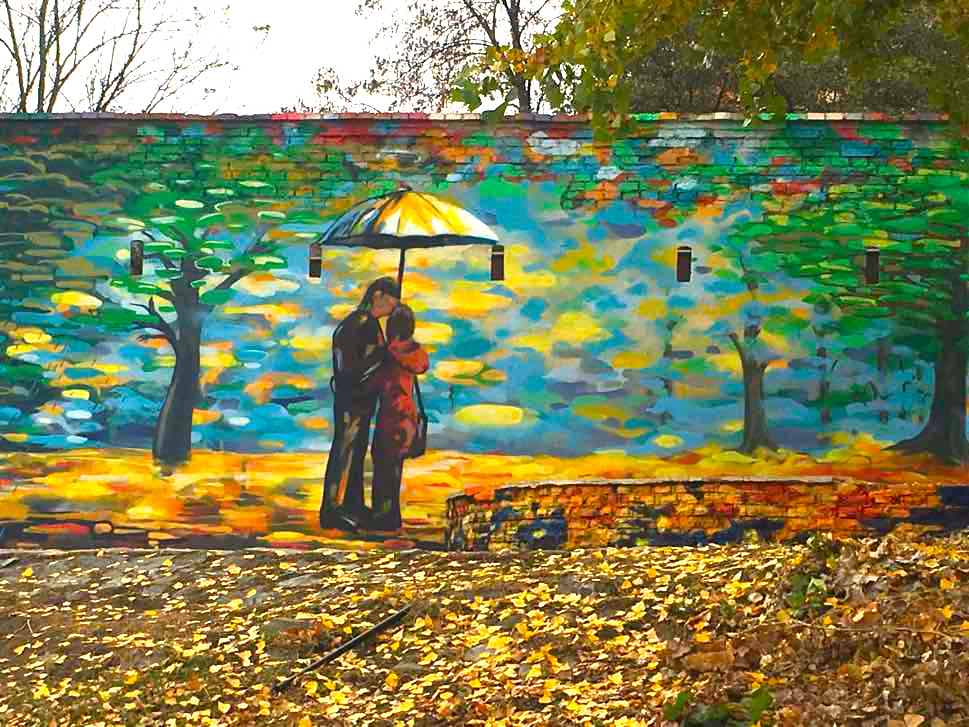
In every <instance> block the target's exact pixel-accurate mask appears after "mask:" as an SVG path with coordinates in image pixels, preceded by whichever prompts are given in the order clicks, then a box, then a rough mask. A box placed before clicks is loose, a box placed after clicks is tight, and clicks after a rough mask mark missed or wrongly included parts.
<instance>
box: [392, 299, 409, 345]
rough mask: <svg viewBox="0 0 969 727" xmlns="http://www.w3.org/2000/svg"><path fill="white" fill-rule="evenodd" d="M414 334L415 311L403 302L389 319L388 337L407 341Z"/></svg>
mask: <svg viewBox="0 0 969 727" xmlns="http://www.w3.org/2000/svg"><path fill="white" fill-rule="evenodd" d="M413 335H414V311H412V310H411V309H410V306H409V305H404V304H403V303H402V304H400V305H399V306H397V308H395V309H394V312H393V313H391V314H390V318H388V319H387V337H388V338H398V339H400V340H401V341H406V340H407V339H409V338H410V337H411V336H413Z"/></svg>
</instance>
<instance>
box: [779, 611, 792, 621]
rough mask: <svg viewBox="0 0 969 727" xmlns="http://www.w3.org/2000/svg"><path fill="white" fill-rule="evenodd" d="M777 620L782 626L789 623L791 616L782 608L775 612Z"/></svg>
mask: <svg viewBox="0 0 969 727" xmlns="http://www.w3.org/2000/svg"><path fill="white" fill-rule="evenodd" d="M777 620H778V621H780V622H781V623H782V624H786V623H789V622H790V620H791V614H789V613H788V612H787V611H786V610H785V609H783V608H782V609H780V610H779V611H778V612H777Z"/></svg>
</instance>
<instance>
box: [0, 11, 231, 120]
mask: <svg viewBox="0 0 969 727" xmlns="http://www.w3.org/2000/svg"><path fill="white" fill-rule="evenodd" d="M0 2H2V7H0V13H2V14H0V17H3V18H4V19H5V20H6V25H7V28H6V30H3V29H0V111H3V110H14V111H20V112H27V111H36V112H48V113H50V112H53V111H55V110H57V109H58V108H65V107H67V108H71V109H72V110H73V107H74V105H75V104H74V101H73V100H72V98H73V99H81V98H84V97H86V99H87V102H86V105H84V106H83V107H82V109H81V110H86V111H107V110H117V109H119V108H121V107H123V105H124V104H132V103H136V104H137V106H135V107H134V108H133V109H131V110H156V109H157V108H158V107H159V105H161V104H163V103H170V102H171V101H172V100H174V99H175V98H176V97H177V96H178V95H179V94H180V93H181V92H183V91H184V90H186V89H188V88H190V87H192V86H195V85H197V84H198V83H199V82H200V81H201V80H202V79H204V78H205V77H206V76H208V75H209V74H211V73H213V72H215V71H217V70H219V69H222V68H225V67H227V65H228V64H227V63H226V62H225V61H224V60H223V59H222V58H221V57H220V55H219V54H218V52H215V51H212V50H209V49H206V50H204V51H203V52H199V48H198V47H197V45H196V44H195V43H194V39H195V38H196V37H198V36H199V35H200V34H201V33H200V30H201V29H202V28H203V26H204V24H205V23H206V22H207V15H206V14H205V13H203V12H202V11H201V10H199V9H198V8H197V7H193V8H192V9H191V10H187V11H178V10H176V11H174V12H173V10H172V7H171V4H170V3H167V2H166V0H0ZM3 56H6V58H4V57H3ZM13 77H15V78H16V84H14V83H13V82H9V83H7V82H6V81H7V80H8V79H10V78H13ZM136 96H140V97H143V98H144V99H146V100H145V101H133V99H134V98H135V97H136Z"/></svg>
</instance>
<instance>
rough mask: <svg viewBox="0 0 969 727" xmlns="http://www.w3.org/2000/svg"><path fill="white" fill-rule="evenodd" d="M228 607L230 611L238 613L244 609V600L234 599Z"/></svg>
mask: <svg viewBox="0 0 969 727" xmlns="http://www.w3.org/2000/svg"><path fill="white" fill-rule="evenodd" d="M226 605H227V606H228V607H229V609H230V610H232V611H238V610H239V609H240V608H242V599H241V598H233V599H232V600H231V601H229V602H228V603H227V604H226Z"/></svg>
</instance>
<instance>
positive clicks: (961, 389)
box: [891, 321, 969, 463]
mask: <svg viewBox="0 0 969 727" xmlns="http://www.w3.org/2000/svg"><path fill="white" fill-rule="evenodd" d="M941 328H942V329H943V330H942V332H941V333H940V338H941V346H940V348H939V352H938V354H936V359H935V384H934V390H933V394H932V408H931V409H930V411H929V419H928V421H927V422H926V423H925V426H924V427H923V428H922V431H921V432H919V433H918V434H917V435H916V436H914V437H912V438H911V439H906V440H904V441H901V442H899V443H898V444H895V445H892V447H891V449H895V450H898V451H901V452H929V453H931V454H934V455H935V456H936V457H939V458H940V459H942V460H945V461H947V462H957V463H966V462H969V441H967V439H966V375H967V363H969V354H967V351H966V339H967V336H969V326H967V325H966V323H965V322H961V323H960V322H958V321H951V322H948V324H947V325H943V326H942V327H941ZM960 344H961V345H960Z"/></svg>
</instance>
